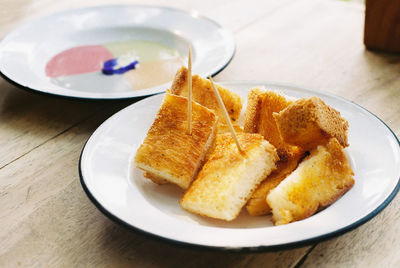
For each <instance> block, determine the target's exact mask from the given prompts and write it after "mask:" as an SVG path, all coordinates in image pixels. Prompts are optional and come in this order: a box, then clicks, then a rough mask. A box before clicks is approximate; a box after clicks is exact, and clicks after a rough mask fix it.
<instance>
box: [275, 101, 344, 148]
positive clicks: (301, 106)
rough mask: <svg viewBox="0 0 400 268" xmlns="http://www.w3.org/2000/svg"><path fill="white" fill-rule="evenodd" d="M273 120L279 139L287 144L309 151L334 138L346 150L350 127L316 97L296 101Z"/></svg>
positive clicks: (336, 112)
mask: <svg viewBox="0 0 400 268" xmlns="http://www.w3.org/2000/svg"><path fill="white" fill-rule="evenodd" d="M273 116H274V118H275V121H276V124H277V126H278V130H279V133H280V135H281V137H282V139H283V140H284V141H285V142H287V143H289V144H293V145H297V146H300V147H302V148H304V149H306V150H310V149H313V148H315V147H316V146H318V145H320V144H325V143H326V142H328V140H329V139H330V138H336V139H337V140H338V141H339V143H340V144H341V145H342V146H343V147H347V146H349V144H348V141H347V130H348V128H349V123H348V122H347V120H346V119H344V118H343V117H341V115H340V113H339V112H338V111H336V110H335V109H333V108H332V107H330V106H328V105H326V104H325V102H324V101H323V100H321V99H320V98H318V97H310V98H304V99H300V100H297V101H296V102H294V103H293V104H291V105H289V106H288V107H286V108H285V109H283V110H282V111H280V112H279V113H274V114H273Z"/></svg>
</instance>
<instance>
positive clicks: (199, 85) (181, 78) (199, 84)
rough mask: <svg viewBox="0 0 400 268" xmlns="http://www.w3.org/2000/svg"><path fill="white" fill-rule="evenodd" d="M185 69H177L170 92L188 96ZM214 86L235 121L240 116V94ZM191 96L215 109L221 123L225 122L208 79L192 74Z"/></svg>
mask: <svg viewBox="0 0 400 268" xmlns="http://www.w3.org/2000/svg"><path fill="white" fill-rule="evenodd" d="M187 71H188V70H187V69H186V68H185V67H182V68H180V69H179V70H178V71H177V73H176V75H175V78H174V81H173V82H172V86H171V93H172V94H176V95H181V96H184V97H187V96H188V94H189V93H188V87H187V84H188V83H187ZM216 87H217V89H218V91H219V94H220V95H221V98H222V101H223V102H224V105H225V108H226V110H227V112H228V114H229V117H230V118H231V120H232V121H233V122H236V121H237V120H238V118H239V116H240V111H241V110H242V100H241V98H240V96H239V95H237V94H236V93H234V92H232V91H230V90H228V89H226V88H223V87H221V86H219V85H216ZM192 97H193V100H194V101H196V102H198V103H200V104H201V105H204V106H205V107H207V108H209V109H212V110H213V111H215V113H216V115H217V116H218V117H219V118H220V121H221V123H225V121H224V119H223V118H224V115H223V111H222V110H221V108H220V107H219V105H218V101H217V99H216V96H215V94H214V91H213V89H212V87H211V83H210V81H209V80H208V79H204V78H201V77H200V76H198V75H194V76H192Z"/></svg>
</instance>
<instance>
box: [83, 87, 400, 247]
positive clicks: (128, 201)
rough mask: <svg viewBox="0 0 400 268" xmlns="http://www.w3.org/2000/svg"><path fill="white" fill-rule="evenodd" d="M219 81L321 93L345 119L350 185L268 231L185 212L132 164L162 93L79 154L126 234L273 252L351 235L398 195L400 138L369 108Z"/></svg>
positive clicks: (103, 204) (260, 221)
mask: <svg viewBox="0 0 400 268" xmlns="http://www.w3.org/2000/svg"><path fill="white" fill-rule="evenodd" d="M220 84H222V85H225V86H226V87H227V88H229V89H231V90H232V91H235V92H236V93H238V94H239V95H241V97H242V98H243V100H245V99H246V97H247V93H248V91H249V89H250V88H251V87H254V86H258V85H261V86H265V87H266V88H270V89H278V90H281V91H283V92H284V93H285V94H287V95H289V96H293V97H307V96H318V97H320V98H322V99H323V100H324V101H325V102H326V103H327V104H329V105H331V106H332V107H334V108H336V109H337V110H338V111H340V113H341V115H342V116H343V117H344V118H346V119H347V120H348V121H349V132H348V139H349V144H350V146H349V147H347V148H346V149H345V152H346V155H347V156H348V160H349V162H350V164H351V166H352V169H353V171H354V173H355V175H354V179H355V185H354V186H353V188H352V189H350V190H349V191H348V192H347V193H346V194H345V195H344V196H342V197H341V198H340V199H339V200H338V201H336V202H335V203H334V204H332V205H331V206H329V207H328V208H326V209H324V210H322V211H320V212H318V213H316V214H315V215H313V216H311V217H309V218H307V219H304V220H301V221H297V222H294V223H290V224H287V225H281V226H273V224H272V223H271V221H270V216H260V217H252V216H249V215H248V214H247V213H246V212H242V213H241V214H240V215H239V217H238V218H237V219H235V220H234V221H232V222H224V221H219V220H212V219H208V218H204V217H200V216H197V215H194V214H191V213H188V212H186V211H184V210H183V209H182V208H181V207H180V205H179V199H180V197H181V196H182V194H183V190H181V189H179V188H178V187H177V186H174V185H162V186H159V185H156V184H154V183H152V182H151V181H150V180H148V179H146V178H144V177H143V176H142V171H140V170H139V169H137V168H134V167H133V164H132V163H133V158H134V156H135V152H136V150H137V148H138V147H139V146H140V144H141V143H142V141H143V139H144V137H145V136H146V134H147V131H148V129H149V128H150V125H151V124H152V123H153V120H154V118H155V115H156V113H157V111H158V109H159V107H160V104H161V102H162V99H163V95H156V96H152V97H149V98H146V99H144V100H141V101H139V102H137V103H134V104H132V105H131V106H128V107H127V108H125V109H123V110H121V111H120V112H118V113H116V114H115V115H113V116H112V117H111V118H109V119H108V120H107V121H105V122H104V123H103V124H102V125H101V126H100V127H99V128H98V129H97V130H96V131H95V132H94V133H93V135H92V136H91V137H90V138H89V140H88V141H87V143H86V145H85V147H84V149H83V150H82V154H81V158H80V165H79V169H80V176H81V183H82V186H83V188H84V190H85V191H86V193H87V195H88V196H89V198H90V199H91V200H92V202H93V203H94V204H95V205H96V206H97V207H98V208H99V209H100V210H101V211H102V212H103V213H104V214H105V215H107V216H108V217H110V218H112V219H113V220H115V221H117V222H119V223H122V224H124V225H126V226H128V227H129V228H131V229H134V230H139V231H141V232H144V233H146V234H151V235H153V236H156V237H158V238H163V239H166V240H169V241H172V242H176V243H181V244H184V245H190V246H200V247H206V248H212V249H222V250H235V251H261V250H276V249H285V248H292V247H297V246H304V245H308V244H313V243H316V242H319V241H322V240H325V239H328V238H331V237H334V236H337V235H340V234H343V233H345V232H347V231H350V230H352V229H354V228H356V227H358V226H359V225H361V224H363V223H365V222H367V221H368V220H370V219H371V218H372V217H374V216H375V215H377V214H378V213H379V212H380V211H381V210H382V209H384V208H385V207H386V206H387V205H388V204H389V202H390V201H391V200H392V199H393V198H394V196H395V195H396V193H397V192H398V190H399V187H400V180H399V177H400V146H399V141H398V139H397V137H396V136H395V135H394V134H393V132H392V131H391V130H390V129H389V128H388V127H387V126H386V125H385V124H384V123H383V122H382V121H381V120H380V119H378V118H377V117H376V116H374V115H373V114H371V113H370V112H369V111H367V110H365V109H364V108H362V107H360V106H358V105H356V104H354V103H352V102H350V101H347V100H345V99H343V98H340V97H337V96H334V95H330V94H326V93H322V92H318V91H313V90H308V89H304V88H299V87H295V86H288V85H280V84H270V83H264V82H225V83H224V82H221V83H220ZM245 105H246V104H245V103H244V107H246V106H245ZM242 117H243V111H242ZM242 119H243V118H242Z"/></svg>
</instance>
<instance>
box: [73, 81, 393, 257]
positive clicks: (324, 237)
mask: <svg viewBox="0 0 400 268" xmlns="http://www.w3.org/2000/svg"><path fill="white" fill-rule="evenodd" d="M247 82H248V81H240V80H238V81H225V82H224V81H222V82H218V83H219V84H226V85H229V83H247ZM251 83H256V84H258V85H267V84H268V85H277V86H279V87H286V86H287V87H296V88H301V89H302V90H304V91H307V92H310V93H313V92H318V93H320V94H322V95H326V96H329V97H333V98H337V99H339V100H341V101H343V102H346V103H349V104H351V105H356V106H357V107H359V108H360V109H362V110H364V111H366V112H367V113H368V114H370V115H372V116H373V117H375V118H376V119H378V120H379V121H380V122H381V123H382V124H383V125H384V126H385V127H386V128H387V129H388V130H389V131H390V133H391V134H392V135H393V137H394V138H395V140H396V141H397V145H398V146H399V147H400V140H399V138H398V137H397V136H396V134H395V133H394V132H393V130H392V129H391V128H390V127H389V126H388V125H387V124H386V123H385V122H384V121H383V120H382V119H380V118H379V117H378V116H376V115H375V114H373V113H372V112H370V111H369V110H367V109H365V108H364V107H362V106H361V105H359V104H357V103H355V102H352V101H349V100H347V99H345V98H342V97H339V96H337V95H334V94H330V93H327V92H322V91H318V90H311V89H307V88H304V87H299V86H295V85H291V84H281V83H273V82H271V83H269V82H260V81H251ZM132 105H133V104H132ZM128 107H129V106H128ZM128 107H125V108H123V109H121V110H120V111H122V110H124V109H126V108H128ZM120 111H118V112H120ZM118 112H116V113H118ZM116 113H115V114H116ZM111 117H112V116H111ZM111 117H110V118H111ZM110 118H109V119H110ZM107 120H108V119H107ZM100 127H101V125H100V126H99V127H98V128H100ZM92 135H93V134H92ZM92 135H91V136H90V137H89V138H88V139H87V141H86V142H85V144H84V146H83V148H82V151H81V154H80V156H79V166H78V170H79V178H80V182H81V185H82V188H83V190H84V192H85V193H86V195H87V196H88V198H89V200H90V201H92V203H93V204H94V205H95V206H96V207H97V208H98V209H99V210H100V211H101V212H102V213H103V214H104V215H105V216H107V217H108V218H110V219H111V220H112V221H114V222H115V223H117V224H119V225H121V226H123V227H125V228H127V229H128V230H131V231H135V232H136V233H139V234H141V235H144V236H147V237H150V238H156V239H158V240H160V241H163V242H167V243H169V244H172V245H178V246H181V247H185V248H193V249H198V250H205V251H223V252H237V253H257V252H269V251H280V250H289V249H294V248H299V247H304V246H310V245H313V244H316V243H320V242H323V241H326V240H329V239H331V238H334V237H338V236H340V235H343V234H345V233H347V232H349V231H351V230H354V229H355V228H357V227H359V226H361V225H363V224H364V223H367V222H368V221H369V220H371V219H372V218H374V217H375V216H376V215H378V214H379V213H380V212H381V211H382V210H383V209H385V208H386V207H387V206H388V205H389V203H390V202H391V201H392V200H393V199H394V197H395V196H396V194H397V193H398V192H399V190H400V175H399V178H398V179H397V184H396V186H395V187H394V189H393V191H392V192H391V193H390V194H389V196H388V197H387V198H386V199H385V200H384V201H383V202H382V203H381V204H380V205H379V206H378V207H377V208H376V209H374V210H373V211H371V212H370V213H369V214H368V215H366V216H364V217H363V218H361V219H359V220H357V221H355V222H354V223H352V224H349V225H347V226H345V227H343V228H341V229H338V230H335V231H333V232H330V233H326V234H323V235H320V236H317V237H313V238H309V239H304V240H300V241H296V242H290V243H285V244H279V245H271V246H257V247H220V246H205V245H199V244H192V243H188V242H183V241H179V240H175V239H170V238H167V237H163V236H159V235H156V234H153V233H151V232H147V231H145V230H142V229H140V228H137V227H135V226H132V225H131V224H129V223H127V222H125V221H124V220H122V219H120V218H118V217H117V216H115V215H114V214H113V213H111V212H110V211H108V210H107V209H106V208H104V207H103V206H102V205H101V204H100V202H98V201H97V199H96V198H95V197H94V196H93V195H92V193H91V192H90V190H89V189H88V187H87V186H86V184H85V181H84V178H83V175H82V155H83V152H84V151H85V147H86V145H87V143H88V141H89V140H90V138H91V137H92Z"/></svg>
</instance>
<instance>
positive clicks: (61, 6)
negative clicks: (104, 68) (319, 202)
mask: <svg viewBox="0 0 400 268" xmlns="http://www.w3.org/2000/svg"><path fill="white" fill-rule="evenodd" d="M107 2H109V3H112V4H116V3H129V4H134V3H140V2H141V3H146V4H152V5H169V6H173V7H178V8H181V9H188V10H189V9H190V10H197V11H198V12H199V13H201V14H204V15H206V16H209V17H211V18H213V19H214V20H216V21H218V22H219V23H221V24H222V25H224V26H225V27H227V28H228V29H230V30H231V31H232V32H233V33H234V36H235V38H236V42H237V51H236V55H235V57H234V59H233V60H232V62H231V63H230V64H229V66H228V67H227V68H226V69H225V70H223V71H222V72H221V73H220V74H218V75H217V76H216V78H215V79H216V80H217V81H222V80H263V81H276V82H281V83H290V84H296V85H299V86H304V87H308V88H314V89H319V90H322V91H326V92H330V93H334V94H337V95H339V96H342V97H345V98H347V99H349V100H352V101H355V102H357V103H358V104H360V105H362V106H363V107H365V108H367V109H368V110H370V111H371V112H373V113H374V114H376V115H377V116H378V117H380V118H382V119H383V120H384V121H385V122H386V123H387V124H388V125H389V127H391V128H392V130H393V131H394V132H395V133H396V134H397V135H399V133H400V79H398V78H399V74H400V56H398V55H388V54H381V53H374V52H370V51H367V50H365V49H364V46H363V43H362V40H363V23H364V6H363V5H362V4H360V3H358V2H357V3H349V2H343V1H334V0H323V1H322V0H321V1H318V0H297V1H289V0H280V1H274V0H253V1H247V0H221V1H211V0H204V1H194V0H193V1H187V0H179V1H174V2H170V1H166V0H151V1H139V0H129V1H116V0H114V1H106V0H96V1H95V0H87V1H79V0H71V1H51V0H38V1H28V0H18V1H14V0H1V1H0V37H1V36H4V35H5V34H6V33H7V32H8V31H10V30H12V29H13V28H14V27H15V26H17V25H20V24H22V23H24V22H27V21H29V20H30V19H32V18H35V17H40V16H43V15H46V14H50V13H53V12H55V11H61V10H65V9H69V8H76V7H82V6H91V5H100V4H107ZM134 101H135V100H127V101H118V102H105V101H99V102H87V101H82V100H71V99H64V98H58V97H54V96H46V95H39V94H35V93H32V92H27V91H24V90H20V89H17V88H16V87H15V86H13V85H11V84H9V83H7V82H6V81H5V80H3V79H0V208H1V209H0V241H1V243H0V267H14V266H29V267H31V266H33V267H76V266H89V267H90V266H96V267H126V266H127V267H129V266H135V267H160V266H166V267H207V266H208V267H261V266H264V267H377V266H378V265H380V266H381V267H400V255H399V254H398V252H399V250H400V239H399V238H400V196H399V195H397V197H396V198H395V199H394V200H393V201H392V202H391V203H390V205H389V206H388V207H387V208H386V209H385V210H384V211H383V212H382V213H380V214H379V215H378V216H376V217H375V218H373V219H372V220H370V221H369V222H368V223H366V224H364V225H362V226H361V227H359V228H357V229H355V230H353V231H351V232H348V233H346V234H345V235H342V236H340V237H337V238H334V239H331V240H328V241H325V242H322V243H317V244H315V245H311V246H307V247H303V248H297V249H292V250H286V251H279V252H267V253H257V254H237V253H226V252H212V251H203V250H196V249H188V248H184V247H180V246H176V245H173V244H169V243H166V242H162V241H159V240H155V239H152V238H148V237H144V236H142V235H140V234H137V233H134V232H131V231H128V230H126V229H125V228H123V227H121V226H119V225H117V224H115V223H114V222H112V221H111V220H109V219H108V218H107V217H105V216H104V215H103V214H102V213H101V212H100V211H98V210H97V208H96V207H95V206H94V205H93V204H92V203H91V202H90V201H89V199H88V198H87V196H86V195H85V193H84V191H83V190H82V187H81V185H80V183H79V175H78V159H79V154H80V152H81V149H82V147H83V145H84V143H85V141H86V140H87V139H88V138H89V136H90V135H91V133H92V132H93V131H94V130H95V129H96V128H97V127H98V126H99V124H100V123H101V122H103V121H104V120H105V119H107V118H108V117H109V116H110V115H111V114H113V113H115V112H117V111H118V110H119V109H121V108H123V107H125V106H127V105H129V104H131V103H133V102H134Z"/></svg>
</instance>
